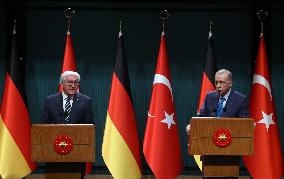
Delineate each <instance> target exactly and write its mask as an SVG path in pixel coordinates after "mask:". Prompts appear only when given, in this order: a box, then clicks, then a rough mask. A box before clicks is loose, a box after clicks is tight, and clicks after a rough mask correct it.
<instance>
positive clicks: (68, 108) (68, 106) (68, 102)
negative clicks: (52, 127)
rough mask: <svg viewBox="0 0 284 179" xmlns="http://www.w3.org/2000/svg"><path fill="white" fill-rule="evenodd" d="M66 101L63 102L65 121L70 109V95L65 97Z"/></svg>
mask: <svg viewBox="0 0 284 179" xmlns="http://www.w3.org/2000/svg"><path fill="white" fill-rule="evenodd" d="M65 100H66V103H65V112H64V114H65V121H66V122H68V117H69V114H70V111H71V103H70V97H67V98H65Z"/></svg>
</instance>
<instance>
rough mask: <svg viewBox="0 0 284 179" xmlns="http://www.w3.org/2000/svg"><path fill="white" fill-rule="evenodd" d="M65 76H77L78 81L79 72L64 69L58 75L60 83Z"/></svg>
mask: <svg viewBox="0 0 284 179" xmlns="http://www.w3.org/2000/svg"><path fill="white" fill-rule="evenodd" d="M67 76H76V77H77V78H78V82H79V81H80V75H79V73H77V72H75V71H65V72H64V73H62V74H61V75H60V82H59V83H60V84H62V83H63V81H64V80H65V79H66V77H67Z"/></svg>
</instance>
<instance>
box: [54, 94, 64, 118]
mask: <svg viewBox="0 0 284 179" xmlns="http://www.w3.org/2000/svg"><path fill="white" fill-rule="evenodd" d="M56 105H57V109H58V110H59V114H63V113H64V111H63V97H62V93H58V94H57V95H56Z"/></svg>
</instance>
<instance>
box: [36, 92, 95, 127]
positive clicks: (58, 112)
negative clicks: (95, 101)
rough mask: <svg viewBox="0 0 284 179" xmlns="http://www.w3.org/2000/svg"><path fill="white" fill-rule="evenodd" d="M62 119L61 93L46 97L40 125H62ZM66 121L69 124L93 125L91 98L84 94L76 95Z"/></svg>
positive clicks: (63, 121) (63, 116)
mask: <svg viewBox="0 0 284 179" xmlns="http://www.w3.org/2000/svg"><path fill="white" fill-rule="evenodd" d="M64 119H65V115H64V111H63V97H62V93H56V94H53V95H50V96H47V97H46V99H45V102H44V107H43V111H42V116H41V119H40V121H41V123H43V124H64V123H65V120H64ZM68 120H69V121H70V122H69V124H87V123H93V112H92V101H91V98H90V97H88V96H86V95H84V94H81V93H76V94H75V96H74V98H73V104H72V109H71V112H70V114H69V118H68Z"/></svg>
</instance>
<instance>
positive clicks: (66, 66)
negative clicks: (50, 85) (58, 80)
mask: <svg viewBox="0 0 284 179" xmlns="http://www.w3.org/2000/svg"><path fill="white" fill-rule="evenodd" d="M65 71H77V65H76V60H75V53H74V49H73V45H72V40H71V34H70V32H69V31H68V32H67V36H66V45H65V51H64V58H63V64H62V70H61V73H64V72H65ZM61 90H62V85H61V84H59V87H58V91H61Z"/></svg>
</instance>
